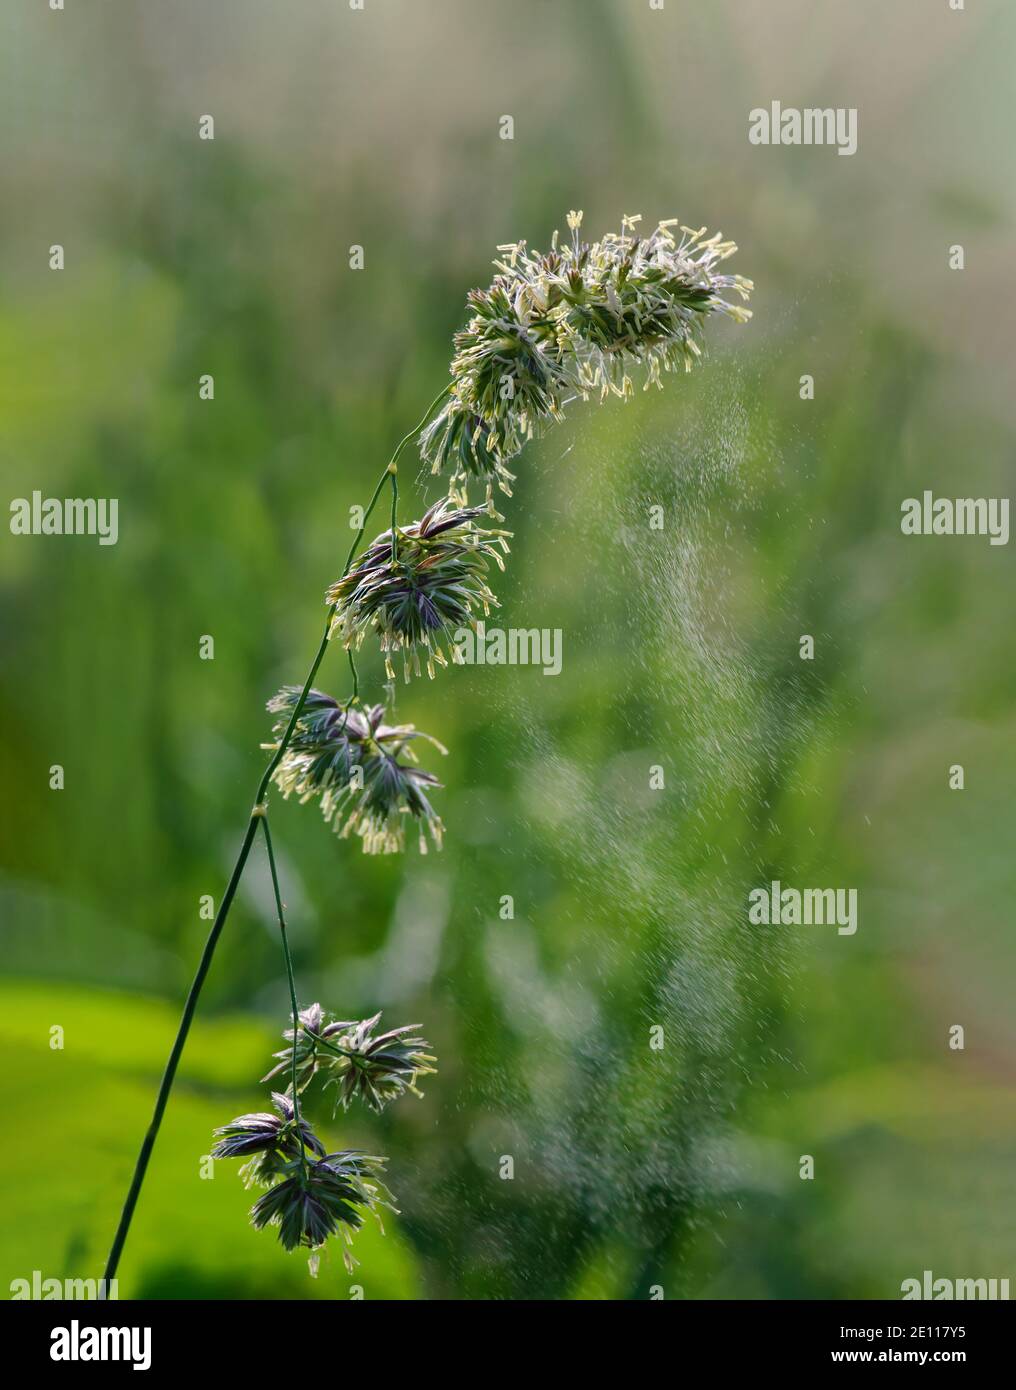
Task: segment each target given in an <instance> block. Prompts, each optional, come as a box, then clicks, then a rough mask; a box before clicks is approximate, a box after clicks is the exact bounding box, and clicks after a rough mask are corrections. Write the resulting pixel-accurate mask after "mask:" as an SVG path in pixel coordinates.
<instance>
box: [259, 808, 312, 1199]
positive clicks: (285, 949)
mask: <svg viewBox="0 0 1016 1390" xmlns="http://www.w3.org/2000/svg"><path fill="white" fill-rule="evenodd" d="M261 829H262V830H263V831H264V832H265V848H266V849H267V851H268V867H269V868H270V869H271V872H272V888H273V889H274V890H275V911H276V913H277V914H278V918H279V934H280V936H281V937H282V954H283V955H284V956H285V958H286V975H287V976H288V978H289V1000H290V1003H291V1004H292V1006H293V1119H294V1120H295V1121H296V1137H297V1139H298V1140H299V1141H300V1166H301V1167H302V1169H303V1174H304V1177H306V1176H307V1152H306V1147H305V1145H304V1142H303V1125H302V1124H301V1121H300V1090H299V1087H298V1086H297V1084H296V1078H297V1066H296V1040H297V1038H298V1036H299V1034H300V1006H299V1005H298V1004H297V1002H296V977H295V975H294V974H293V957H292V954H291V953H290V950H289V936H288V934H287V932H286V918H285V915H284V913H283V911H282V893H281V892H280V890H279V871H278V869H276V867H275V851H274V849H273V848H272V832H271V831H270V830H269V828H268V817H267V816H262V817H261Z"/></svg>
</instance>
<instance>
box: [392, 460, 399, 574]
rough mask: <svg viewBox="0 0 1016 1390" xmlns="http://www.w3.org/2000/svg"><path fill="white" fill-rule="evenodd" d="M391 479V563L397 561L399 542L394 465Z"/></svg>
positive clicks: (396, 478) (396, 484) (397, 478)
mask: <svg viewBox="0 0 1016 1390" xmlns="http://www.w3.org/2000/svg"><path fill="white" fill-rule="evenodd" d="M391 480H392V564H393V565H395V564H397V563H398V559H399V542H398V529H397V528H398V520H399V475H398V473H397V472H396V471H395V469H394V467H391Z"/></svg>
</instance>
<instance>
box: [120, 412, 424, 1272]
mask: <svg viewBox="0 0 1016 1390" xmlns="http://www.w3.org/2000/svg"><path fill="white" fill-rule="evenodd" d="M451 389H452V388H451V385H448V386H446V387H445V388H444V390H442V391H441V392H439V393H438V395H437V396H435V397H434V399H433V400H432V401H431V403H430V405H429V406H428V407H427V410H426V412H425V413H424V415H423V417H422V419H421V420H420V421H419V422H418V423H417V424H416V425H414V426H413V428H412V429H411V430H410V431H409V432H408V433H407V434H405V435H403V437H402V439H400V440H399V442H398V444H397V445H396V447H395V452H394V453H393V454H392V457H391V459H390V460H389V463H388V464H387V465H386V466H385V471H384V472H383V473H382V474H381V477H380V478H379V479H378V483H377V486H376V487H375V489H374V494H373V496H372V497H371V499H370V502H369V503H368V506H367V510H366V511H365V512H364V514H363V521H362V523H361V525H360V529H359V530H358V531H357V533H356V537H355V539H354V541H353V544H352V545H351V546H350V547H349V554H348V555H347V556H346V564H345V567H344V569H343V571H342V575H341V576H340V578H342V577H344V576H345V575H347V574H348V573H349V569H350V566H351V565H352V563H353V556H354V555H355V554H356V549H357V546H358V545H359V544H360V542H361V541H362V540H363V533H364V531H365V530H366V529H367V521H368V519H369V517H370V514H371V512H372V511H373V510H374V506H375V504H376V502H377V500H378V498H379V497H380V496H381V490H382V488H383V487H384V485H385V483H386V482H387V480H388V478H389V477H391V476H392V475H391V473H390V471H389V470H390V468H391V466H392V464H395V463H396V462H397V461H398V457H399V455H400V454H401V452H402V450H403V449H404V448H405V446H406V445H407V444H408V443H409V441H410V440H411V439H412V438H413V436H414V435H415V434H416V432H417V431H418V430H420V429H422V428H423V426H424V425H425V424H426V423H427V421H428V420H429V419H430V416H431V413H432V412H433V410H434V408H435V407H436V406H437V405H438V404H439V403H440V402H441V401H442V400H444V398H445V396H447V395H448V393H449V392H450V391H451ZM337 607H338V605H337V604H332V606H331V607H330V608H329V610H328V616H327V618H326V619H325V630H324V633H323V634H322V637H321V641H320V643H319V645H318V649H317V654H316V656H315V657H314V660H313V662H312V663H311V668H310V670H309V671H308V672H307V679H306V680H305V681H304V683H303V690H302V692H301V694H300V698H299V700H297V702H296V705H295V706H294V708H293V713H292V715H291V716H290V719H289V723H288V724H287V726H286V731H285V733H284V734H283V736H282V738H281V739H280V740H279V745H278V747H277V748H276V750H275V752H274V754H273V755H272V758H271V760H270V761H269V763H268V766H267V767H266V768H265V770H264V773H263V774H262V776H261V780H260V782H259V783H258V789H257V795H256V796H255V798H254V806H253V809H252V810H251V813H250V818H249V819H248V821H247V828H246V830H245V831H244V836H243V841H242V843H241V845H240V852H239V854H238V855H237V858H236V863H235V864H234V865H233V871H232V873H231V874H230V876H229V882H228V883H227V885H226V891H225V893H224V894H223V897H222V902H221V903H220V904H219V910H218V912H217V913H216V914H215V921H214V922H213V923H212V928H211V931H210V932H209V933H208V939H207V940H206V941H205V945H204V949H203V950H202V952H201V959H200V960H199V961H198V968H197V970H196V972H195V974H194V979H193V980H192V981H191V986H190V989H189V990H188V991H187V998H186V1000H185V1001H184V1006H183V1013H182V1014H181V1015H180V1023H179V1025H178V1027H177V1031H176V1038H175V1040H174V1042H173V1047H172V1049H171V1051H170V1054H169V1057H168V1059H167V1061H166V1067H165V1070H164V1071H163V1073H162V1080H161V1081H160V1082H159V1090H158V1093H157V1095H156V1097H155V1107H154V1109H153V1111H152V1118H151V1121H150V1122H149V1125H148V1129H147V1130H146V1131H145V1137H144V1139H143V1140H142V1141H141V1148H140V1149H139V1151H138V1156H137V1159H136V1161H135V1164H134V1172H133V1174H132V1175H131V1182H130V1186H129V1187H128V1189H127V1196H126V1197H125V1198H124V1203H123V1207H122V1209H121V1211H120V1220H119V1222H118V1224H117V1228H116V1234H115V1235H114V1237H113V1244H112V1245H111V1246H110V1250H109V1257H108V1259H107V1260H106V1269H105V1273H104V1274H103V1278H104V1279H105V1280H106V1281H107V1282H106V1287H107V1288H108V1287H109V1283H110V1281H112V1280H113V1279H114V1278H115V1277H116V1271H117V1267H118V1266H119V1263H120V1256H121V1255H122V1254H123V1247H124V1243H125V1242H126V1240H127V1233H128V1231H129V1230H130V1226H131V1220H132V1218H133V1216H134V1208H135V1207H136V1206H137V1203H138V1197H139V1195H140V1193H141V1187H142V1184H143V1183H144V1180H145V1174H146V1173H147V1171H148V1164H149V1161H150V1160H151V1157H152V1150H153V1149H154V1147H155V1141H156V1139H157V1138H158V1134H159V1127H160V1126H161V1124H162V1117H163V1115H164V1114H165V1112H166V1105H167V1103H168V1101H169V1094H170V1092H171V1091H172V1089H173V1082H174V1081H175V1080H176V1072H177V1068H178V1067H179V1065H180V1057H181V1056H182V1054H183V1049H184V1045H185V1043H186V1042H187V1035H188V1033H189V1032H190V1026H191V1023H192V1022H193V1019H194V1011H195V1010H196V1008H197V1004H198V999H199V997H200V995H201V989H202V986H203V985H204V983H205V977H206V976H207V974H208V970H209V968H210V966H211V963H212V957H213V956H214V955H215V948H216V946H217V945H218V941H219V937H220V936H221V934H222V928H223V927H224V926H225V925H226V918H227V917H228V916H229V909H230V907H231V906H232V903H233V898H234V896H235V895H236V889H237V885H238V884H239V882H240V878H241V876H242V874H243V871H244V868H245V867H246V864H247V859H248V858H249V856H250V851H251V845H252V844H253V843H254V836H255V834H256V833H257V828H258V821H259V820H261V819H262V818H263V817H264V814H265V806H264V799H265V794H266V792H267V791H268V786H269V783H270V782H271V780H272V774H273V773H274V772H275V769H276V768H277V767H278V765H279V763H280V762H281V761H282V759H283V757H284V755H285V752H286V749H287V748H288V747H289V741H290V739H291V738H292V736H293V730H294V729H295V728H296V723H297V720H298V719H299V718H300V713H301V711H302V709H303V706H304V703H305V701H306V699H307V695H308V694H309V692H310V688H311V685H312V684H313V681H314V677H315V676H316V675H317V671H318V667H319V666H320V665H321V662H322V661H323V660H324V655H325V652H326V651H327V650H328V635H329V633H330V632H331V627H332V619H333V618H334V616H335V610H336V608H337ZM350 663H351V664H352V656H350ZM353 675H354V680H355V676H356V668H355V666H354V667H353ZM294 1041H295V1040H294Z"/></svg>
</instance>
